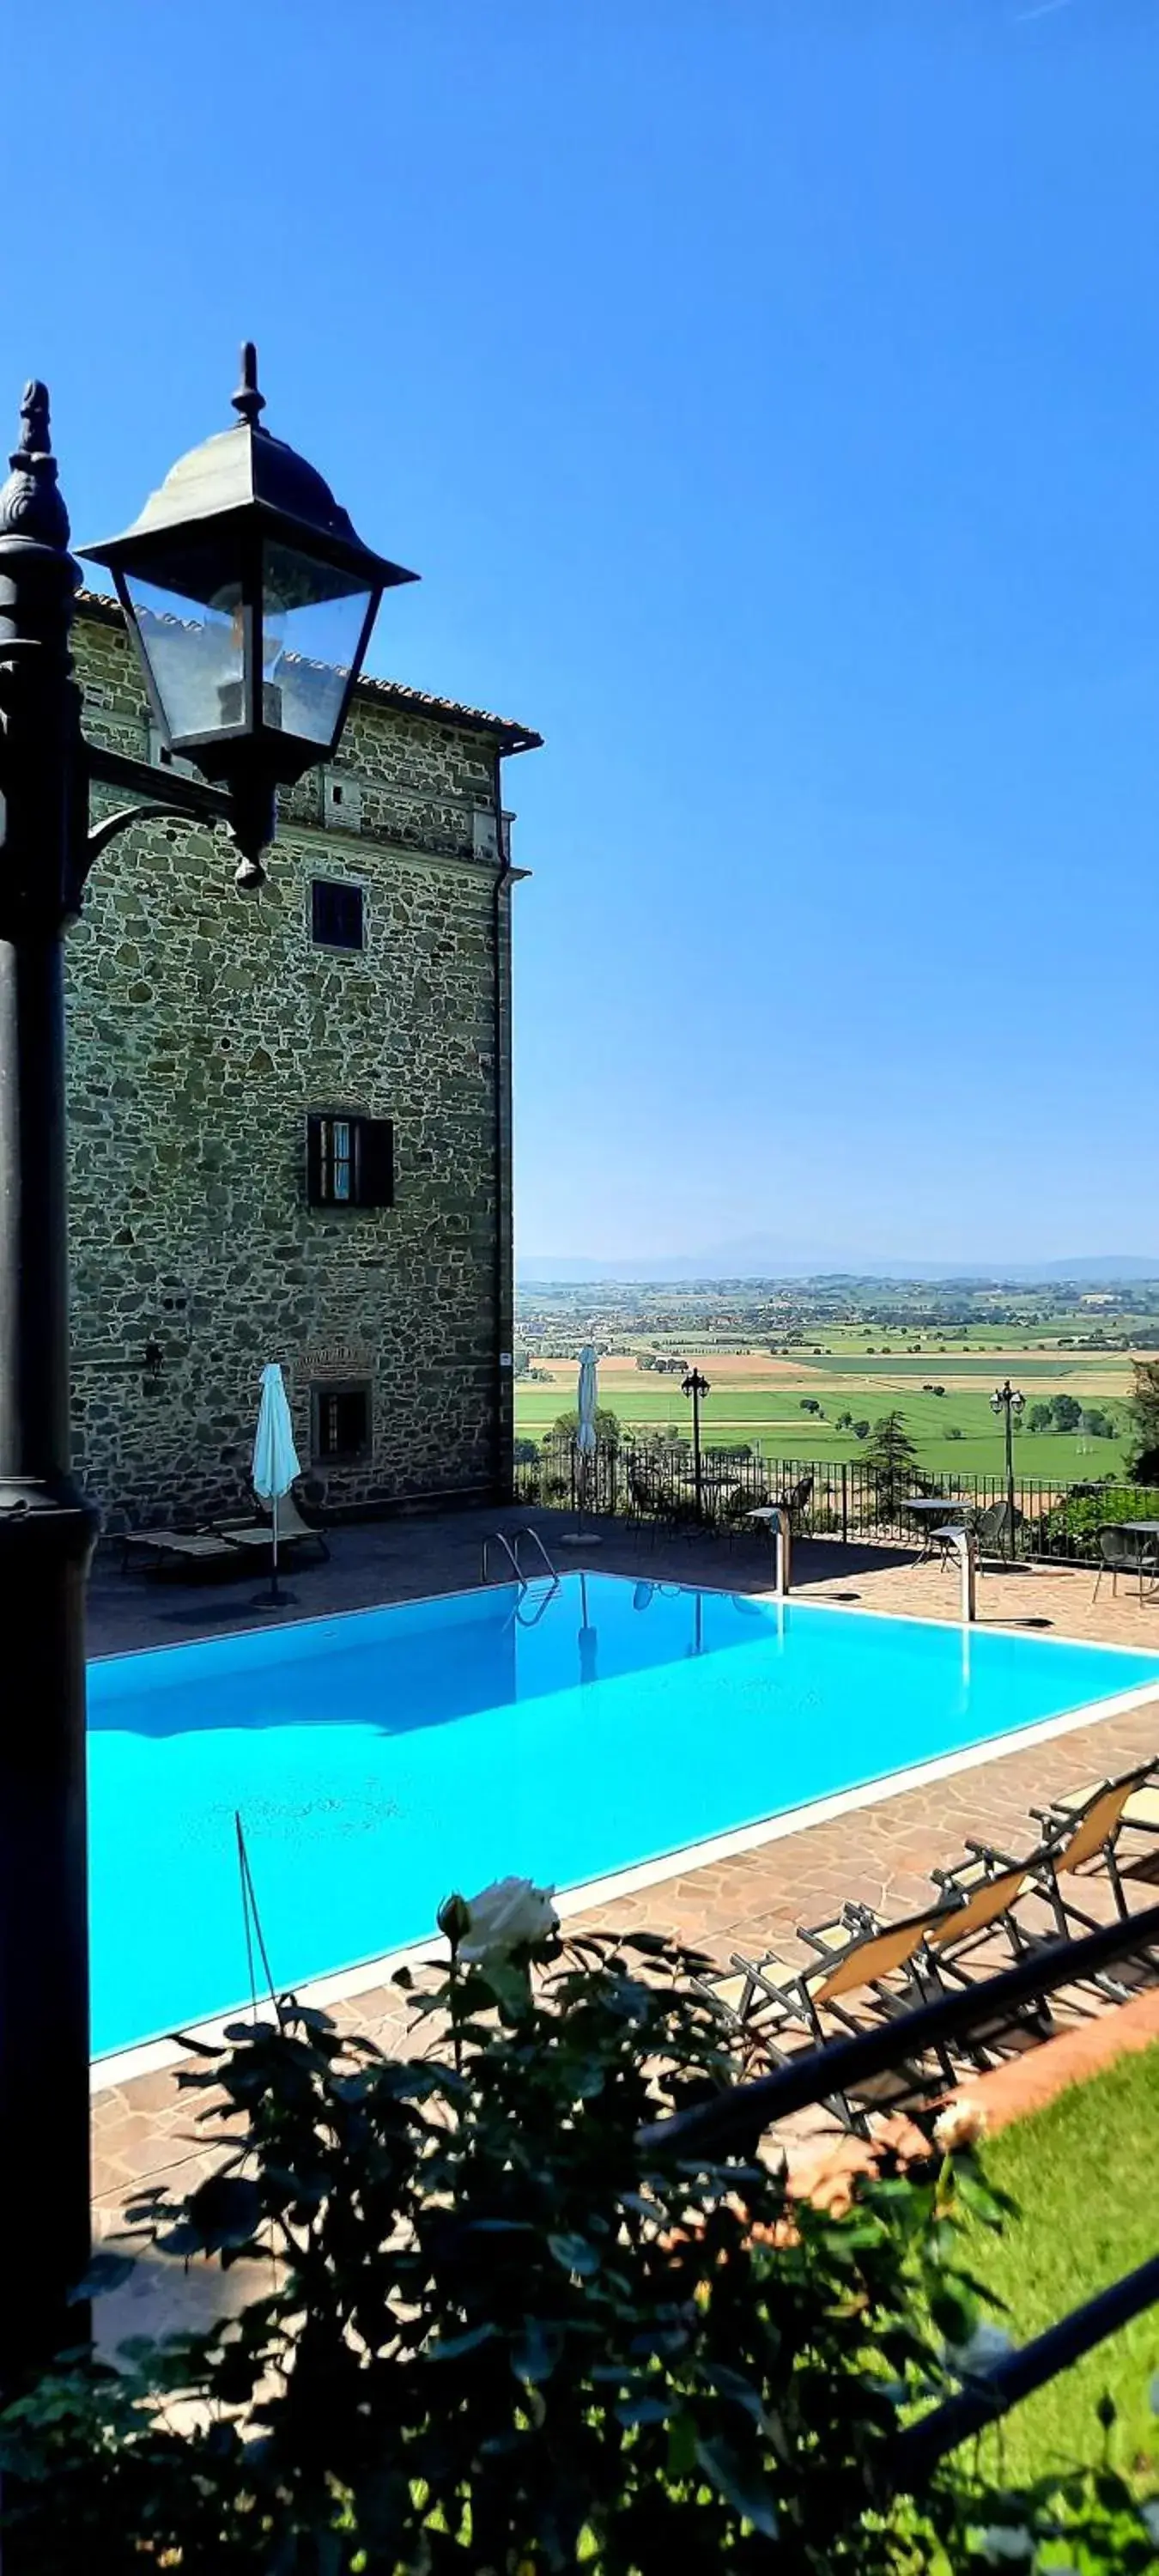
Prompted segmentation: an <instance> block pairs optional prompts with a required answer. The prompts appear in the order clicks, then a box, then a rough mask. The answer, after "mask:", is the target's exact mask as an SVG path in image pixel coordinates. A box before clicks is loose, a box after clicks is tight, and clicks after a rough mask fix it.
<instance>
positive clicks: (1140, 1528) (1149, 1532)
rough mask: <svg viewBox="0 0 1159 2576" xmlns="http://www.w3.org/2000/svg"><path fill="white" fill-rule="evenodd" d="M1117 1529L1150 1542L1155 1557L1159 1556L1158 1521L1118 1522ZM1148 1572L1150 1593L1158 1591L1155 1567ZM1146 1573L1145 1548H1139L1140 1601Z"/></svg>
mask: <svg viewBox="0 0 1159 2576" xmlns="http://www.w3.org/2000/svg"><path fill="white" fill-rule="evenodd" d="M1117 1527H1118V1528H1119V1529H1124V1530H1130V1531H1131V1532H1132V1534H1133V1536H1134V1537H1136V1538H1141V1539H1150V1541H1151V1543H1152V1546H1153V1547H1154V1548H1155V1550H1156V1554H1157V1555H1159V1521H1119V1522H1118V1523H1117ZM1150 1571H1151V1590H1152V1592H1155V1591H1159V1576H1157V1574H1156V1571H1155V1567H1154V1566H1152V1567H1151V1569H1150ZM1146 1572H1147V1561H1146V1549H1145V1547H1141V1548H1140V1550H1139V1599H1140V1601H1141V1600H1142V1599H1143V1577H1144V1574H1145V1573H1146Z"/></svg>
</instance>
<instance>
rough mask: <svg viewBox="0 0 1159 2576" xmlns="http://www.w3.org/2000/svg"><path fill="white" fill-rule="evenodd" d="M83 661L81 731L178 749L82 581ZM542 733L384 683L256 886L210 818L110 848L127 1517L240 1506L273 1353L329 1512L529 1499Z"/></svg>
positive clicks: (99, 1272) (89, 946) (111, 1479)
mask: <svg viewBox="0 0 1159 2576" xmlns="http://www.w3.org/2000/svg"><path fill="white" fill-rule="evenodd" d="M74 650H75V658H76V668H77V675H78V678H79V679H80V681H81V683H82V686H83V689H84V697H85V729H86V732H87V733H88V734H89V736H90V738H91V739H92V740H94V741H97V742H101V743H104V744H107V745H108V746H109V747H111V748H112V749H114V750H117V751H125V752H131V753H134V754H135V755H136V756H137V757H138V758H140V757H141V756H142V755H146V756H148V755H149V754H150V752H151V754H152V757H153V758H154V759H155V760H157V761H158V762H160V761H161V760H162V758H163V755H162V753H161V751H160V748H159V746H158V745H157V744H156V742H155V741H153V742H151V738H150V730H149V715H148V709H147V707H146V704H145V699H144V692H143V688H142V684H141V680H140V677H139V675H138V670H137V665H136V661H135V657H134V655H133V652H132V648H131V646H130V644H129V642H128V639H127V637H126V635H125V633H124V630H123V626H122V623H121V619H120V613H119V611H117V610H116V609H115V608H114V607H113V604H112V603H111V602H110V601H107V600H103V599H97V598H95V597H91V596H88V595H84V596H82V599H81V601H80V603H79V606H78V614H77V621H76V628H75V642H74ZM538 741H539V737H538V735H536V734H534V733H530V732H529V731H528V730H527V729H526V727H524V726H522V725H516V724H507V723H505V722H503V720H502V719H501V718H499V717H498V716H490V715H485V714H483V713H481V712H480V711H479V710H477V709H475V708H471V707H461V706H457V705H455V704H453V703H452V702H451V701H450V700H446V699H442V698H433V697H427V696H425V695H424V694H423V693H422V692H421V691H419V690H414V689H407V688H403V687H400V686H398V685H397V684H396V683H394V682H392V681H382V680H363V681H361V682H360V683H359V686H358V688H357V690H356V692H355V696H354V700H353V703H352V706H351V709H350V714H349V718H348V721H347V725H346V730H345V733H344V736H343V741H342V752H341V765H340V766H338V767H334V768H330V769H327V770H324V771H322V772H320V773H318V772H316V773H315V774H314V775H313V776H312V777H308V778H306V779H305V780H303V782H302V784H301V786H300V787H298V788H296V789H294V790H292V791H291V792H290V793H289V794H288V795H286V796H285V797H284V798H283V800H282V805H281V812H280V821H279V831H278V839H277V843H276V845H275V848H274V850H273V851H272V852H271V854H270V861H269V884H268V886H267V887H266V888H265V889H264V890H263V891H262V893H261V894H260V895H259V896H257V897H254V898H251V899H249V900H248V901H247V900H244V899H242V898H240V897H239V896H238V895H237V894H236V893H235V890H234V886H233V881H232V880H233V861H232V858H231V856H230V853H229V850H228V847H227V844H226V842H225V839H224V836H223V835H222V834H220V833H219V832H215V831H214V830H212V829H211V828H209V827H208V826H206V827H200V826H196V825H191V824H189V823H185V822H179V821H176V820H175V821H173V822H168V821H154V822H143V823H141V824H140V825H137V826H134V828H133V829H132V830H131V831H128V832H126V833H124V834H123V835H122V837H121V838H120V839H117V840H114V841H113V842H112V844H111V845H110V846H109V848H107V849H106V850H105V851H104V852H103V853H102V855H101V857H100V858H99V859H98V862H97V865H96V868H95V869H94V872H93V875H92V877H91V878H90V880H89V885H88V890H87V893H86V898H85V911H84V916H83V919H82V920H81V921H80V922H79V923H78V924H77V926H76V927H75V928H74V930H73V931H72V933H71V934H70V939H69V948H68V1007H69V1101H68V1112H69V1128H70V1145H71V1175H70V1189H71V1196H70V1206H69V1230H70V1245H71V1258H72V1276H73V1308H72V1329H73V1345H74V1348H73V1369H74V1389H75V1455H76V1463H77V1471H78V1474H79V1475H80V1477H81V1478H82V1480H83V1482H84V1483H85V1485H86V1486H87V1488H88V1490H89V1492H90V1493H91V1494H92V1495H93V1496H94V1498H95V1499H96V1500H97V1501H98V1502H99V1503H100V1504H101V1506H102V1508H103V1510H104V1512H105V1515H106V1520H107V1522H108V1523H109V1524H110V1525H111V1526H112V1527H113V1528H117V1527H124V1526H126V1525H130V1526H133V1525H138V1524H141V1523H147V1522H149V1521H156V1520H166V1519H169V1518H170V1517H172V1516H174V1515H176V1516H177V1517H179V1518H182V1519H186V1520H191V1519H197V1518H200V1517H209V1516H211V1515H212V1514H214V1513H216V1512H218V1511H220V1510H222V1509H224V1508H227V1507H235V1506H236V1505H237V1504H238V1503H239V1502H241V1503H243V1504H244V1502H245V1500H246V1499H247V1475H248V1467H249V1459H250V1453H251V1448H252V1439H253V1426H254V1418H255V1414H256V1409H257V1399H258V1378H259V1373H260V1370H261V1367H262V1365H263V1363H264V1362H265V1361H266V1360H270V1359H274V1360H279V1361H281V1363H282V1365H283V1368H284V1371H285V1377H286V1384H287V1389H288V1392H289V1396H290V1404H291V1408H292V1412H293V1417H294V1428H295V1436H296V1441H297V1447H298V1454H299V1457H300V1458H301V1460H302V1463H303V1469H304V1472H305V1475H306V1478H307V1480H308V1481H309V1480H312V1482H313V1486H314V1489H315V1490H316V1492H317V1493H318V1495H319V1497H322V1496H324V1498H325V1501H326V1503H327V1505H328V1506H331V1507H334V1506H339V1507H340V1506H342V1505H344V1504H351V1505H358V1504H370V1503H374V1502H379V1501H391V1500H395V1499H399V1500H401V1499H404V1498H406V1497H408V1496H420V1495H432V1496H433V1495H444V1496H447V1497H451V1496H467V1495H475V1496H478V1497H483V1496H489V1495H492V1494H502V1493H503V1492H504V1491H505V1490H506V1489H507V1487H508V1482H509V1477H510V1457H511V1435H512V1373H511V1341H512V1273H511V1039H510V1027H511V1022H510V955H511V887H512V883H513V881H514V880H515V879H516V878H517V877H518V876H519V875H520V874H522V873H523V871H520V870H518V869H513V868H512V867H511V865H510V860H509V850H508V837H509V826H508V818H506V817H505V816H504V814H503V810H502V795H501V785H500V781H501V764H502V761H503V759H504V758H505V757H506V756H509V755H510V754H513V753H515V752H520V751H527V750H531V749H533V748H534V747H535V746H536V745H537V744H538ZM162 774H163V773H162ZM159 784H160V780H159ZM115 801H116V800H115V799H111V798H110V799H107V800H106V804H105V807H104V810H107V805H108V803H111V802H115ZM94 802H95V800H94ZM98 810H101V809H99V808H98Z"/></svg>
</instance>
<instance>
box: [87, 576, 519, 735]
mask: <svg viewBox="0 0 1159 2576" xmlns="http://www.w3.org/2000/svg"><path fill="white" fill-rule="evenodd" d="M76 604H77V607H78V609H79V610H80V613H81V615H82V616H86V617H96V618H98V619H99V620H100V621H101V623H102V624H103V625H106V626H119V625H120V624H121V622H122V621H121V610H120V607H119V605H118V603H117V601H116V600H115V599H110V598H109V597H108V596H107V594H106V593H105V592H104V591H100V590H80V591H78V592H77V601H76ZM354 694H355V697H356V698H372V699H373V698H377V699H379V700H380V701H383V702H385V703H386V704H387V705H388V706H392V707H397V709H398V711H399V713H400V715H410V716H427V717H429V718H431V720H432V721H433V722H434V723H436V724H439V723H442V724H448V725H455V726H458V727H463V726H465V727H466V728H467V730H468V731H469V732H471V733H490V734H494V735H495V737H496V739H497V741H498V744H499V748H500V750H501V751H502V752H504V753H508V754H509V753H511V752H516V751H539V750H540V749H541V747H542V743H543V735H542V734H541V733H533V732H532V731H531V728H530V726H529V725H521V724H517V723H516V722H515V721H514V718H512V717H510V716H496V715H489V714H488V712H487V709H486V708H485V707H465V706H461V705H460V703H459V700H458V699H457V698H437V697H434V696H433V695H432V693H431V691H430V690H429V689H412V688H410V687H408V685H407V683H406V681H405V680H376V679H373V678H370V677H368V675H367V674H366V673H365V672H364V673H363V675H362V678H361V679H360V681H359V683H358V686H357V688H356V690H355V692H354Z"/></svg>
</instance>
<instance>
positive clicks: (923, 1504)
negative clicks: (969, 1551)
mask: <svg viewBox="0 0 1159 2576" xmlns="http://www.w3.org/2000/svg"><path fill="white" fill-rule="evenodd" d="M902 1510H903V1511H905V1512H909V1514H910V1516H911V1518H912V1519H913V1520H914V1521H916V1523H917V1526H918V1528H919V1530H920V1531H921V1534H922V1552H921V1555H920V1557H919V1558H918V1563H919V1565H924V1563H925V1561H926V1558H927V1557H929V1556H932V1555H933V1552H934V1544H935V1541H936V1540H937V1539H938V1538H939V1537H940V1535H941V1532H942V1530H943V1529H944V1528H946V1527H947V1526H955V1527H963V1528H964V1527H965V1523H966V1515H967V1512H968V1510H969V1505H968V1504H967V1503H957V1502H955V1501H954V1499H953V1497H952V1495H951V1496H949V1497H947V1496H946V1495H945V1494H907V1495H906V1497H905V1500H904V1502H903V1504H902ZM943 1553H944V1551H943Z"/></svg>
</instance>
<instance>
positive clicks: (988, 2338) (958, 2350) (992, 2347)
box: [945, 2323, 1014, 2379]
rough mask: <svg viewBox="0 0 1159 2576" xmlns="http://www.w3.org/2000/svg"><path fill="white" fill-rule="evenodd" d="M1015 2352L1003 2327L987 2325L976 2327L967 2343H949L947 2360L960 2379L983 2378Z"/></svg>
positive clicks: (946, 2350)
mask: <svg viewBox="0 0 1159 2576" xmlns="http://www.w3.org/2000/svg"><path fill="white" fill-rule="evenodd" d="M1013 2351H1014V2344H1013V2342H1012V2341H1011V2338H1010V2336H1009V2335H1008V2334H1003V2331H1002V2328H1001V2326H991V2325H987V2324H985V2323H983V2324H982V2325H980V2326H975V2328H974V2332H973V2334H972V2335H971V2336H970V2338H969V2341H968V2342H967V2343H948V2344H947V2345H946V2346H945V2355H946V2360H947V2361H948V2363H949V2365H950V2368H951V2370H956V2371H957V2373H958V2376H959V2378H960V2379H979V2378H983V2377H984V2376H985V2373H986V2372H987V2371H988V2370H993V2369H994V2367H995V2365H996V2363H998V2362H1000V2361H1005V2360H1006V2357H1007V2355H1008V2353H1012V2352H1013Z"/></svg>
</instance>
